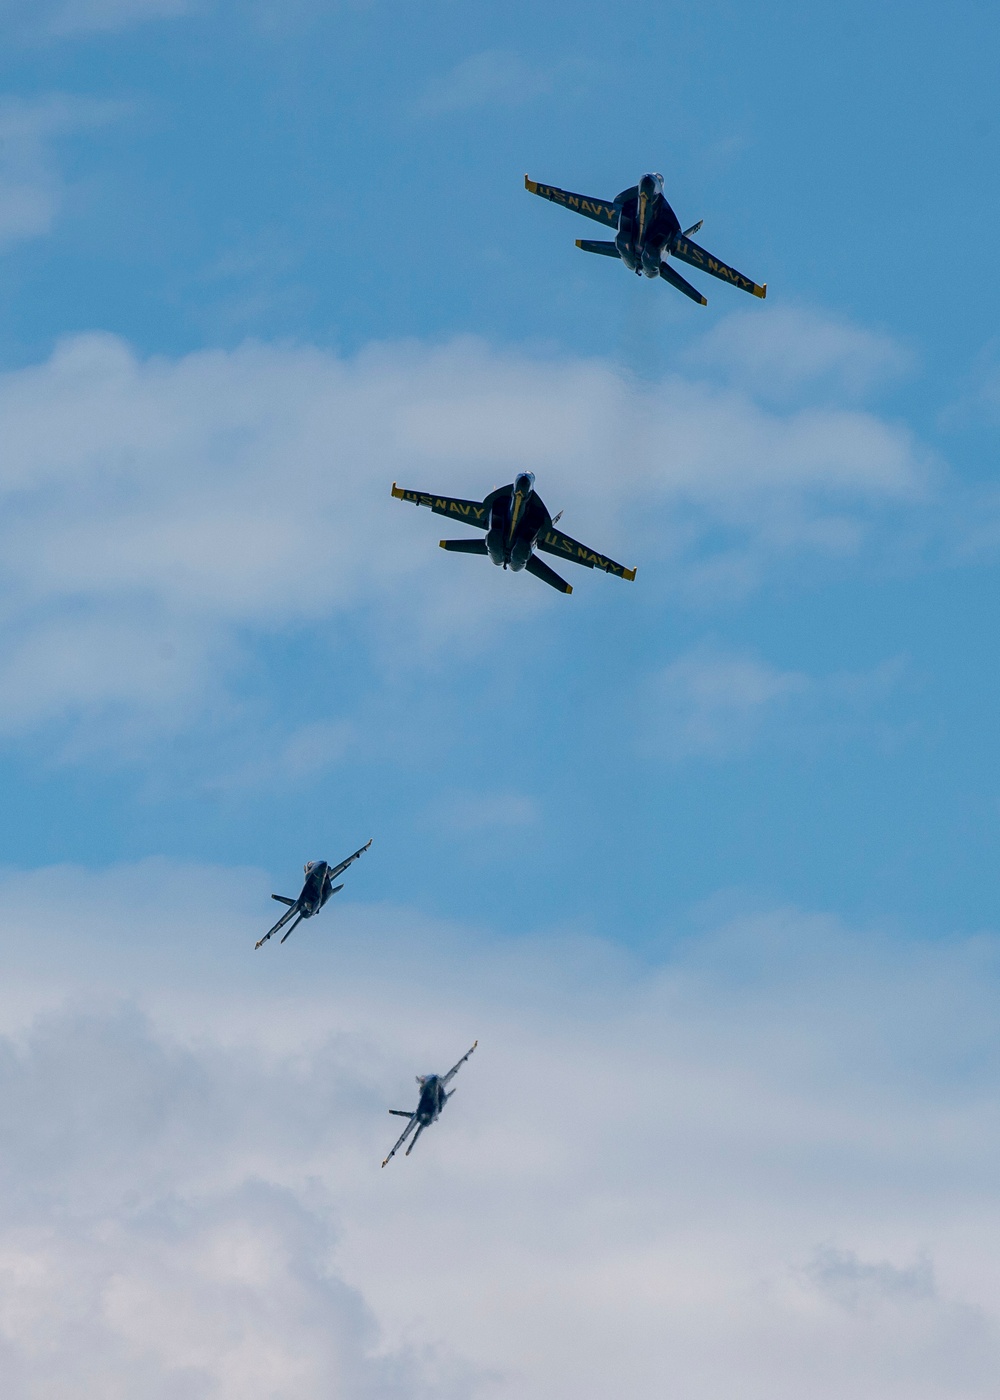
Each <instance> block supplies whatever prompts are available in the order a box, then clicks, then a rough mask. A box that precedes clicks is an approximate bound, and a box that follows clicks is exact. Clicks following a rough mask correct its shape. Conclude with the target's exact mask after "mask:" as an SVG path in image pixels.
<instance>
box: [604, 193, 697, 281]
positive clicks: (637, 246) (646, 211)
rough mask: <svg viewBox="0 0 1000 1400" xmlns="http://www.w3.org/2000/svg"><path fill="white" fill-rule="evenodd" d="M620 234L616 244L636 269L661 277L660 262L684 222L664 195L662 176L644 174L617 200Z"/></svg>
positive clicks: (625, 259) (642, 272) (627, 263)
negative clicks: (636, 183)
mask: <svg viewBox="0 0 1000 1400" xmlns="http://www.w3.org/2000/svg"><path fill="white" fill-rule="evenodd" d="M615 208H616V209H617V210H618V236H617V237H616V238H615V247H616V248H617V249H618V252H619V255H620V256H621V260H622V262H623V263H624V264H625V266H626V267H629V268H631V269H632V271H633V272H636V273H639V274H640V275H645V276H646V277H659V275H660V264H661V263H662V261H663V259H664V257H665V256H666V251H667V248H668V245H669V243H670V241H671V239H672V238H673V237H674V235H675V234H676V233H679V232H680V228H681V226H680V221H679V219H678V218H677V215H676V214H675V213H674V211H673V209H672V208H671V207H670V204H669V203H668V202H667V200H666V198H665V196H664V194H663V176H662V175H644V176H643V177H642V179H641V180H640V181H639V183H638V185H633V186H632V187H631V189H627V190H622V192H621V194H620V195H619V196H618V197H617V199H616V200H615Z"/></svg>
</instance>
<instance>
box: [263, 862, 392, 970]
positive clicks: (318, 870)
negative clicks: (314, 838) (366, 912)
mask: <svg viewBox="0 0 1000 1400" xmlns="http://www.w3.org/2000/svg"><path fill="white" fill-rule="evenodd" d="M372 839H374V838H372ZM370 845H371V841H369V842H368V843H367V845H365V846H362V847H361V849H360V850H357V851H355V852H354V854H353V855H352V856H348V857H347V859H346V860H342V861H341V862H340V864H339V865H327V863H326V861H325V860H310V861H307V862H306V864H305V865H304V866H303V867H302V868H303V870H304V871H305V876H306V882H305V884H304V885H303V886H302V890H301V892H300V894H299V897H298V899H289V898H288V896H287V895H286V894H272V896H271V898H272V899H276V900H277V901H278V903H279V904H287V905H288V908H287V909H286V910H285V912H284V914H282V916H281V918H280V919H279V920H278V922H277V923H276V924H275V926H274V928H269V929H268V931H267V933H265V934H264V937H263V938H261V939H259V940H258V942H257V943H255V944H254V947H255V948H260V947H261V946H262V945H263V944H264V943H266V942H267V940H268V939H269V938H270V937H271V934H272V933H277V932H278V929H279V928H284V927H285V925H286V924H287V923H288V920H289V919H291V918H293V917H294V916H295V915H296V914H297V915H298V918H296V919H295V922H294V923H293V924H292V926H291V928H289V929H288V932H287V933H286V934H285V935H284V938H282V940H281V941H282V943H284V941H285V938H287V937H288V934H289V933H291V931H292V929H293V928H297V927H298V925H299V924H300V923H301V922H302V920H303V919H311V918H312V916H313V915H314V914H318V913H319V911H320V910H321V909H322V908H323V905H324V904H325V903H326V901H327V900H328V899H329V898H330V896H331V895H332V894H336V893H337V891H338V890H342V889H343V888H344V887H343V885H335V884H334V883H333V882H334V880H336V878H337V876H338V875H342V874H343V873H344V871H345V870H346V869H347V867H348V866H349V865H350V864H351V862H352V861H355V860H357V859H358V857H359V856H363V855H364V853H365V851H367V849H368V846H370Z"/></svg>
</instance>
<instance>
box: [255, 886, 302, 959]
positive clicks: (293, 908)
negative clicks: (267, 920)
mask: <svg viewBox="0 0 1000 1400" xmlns="http://www.w3.org/2000/svg"><path fill="white" fill-rule="evenodd" d="M271 897H272V899H273V898H274V896H273V895H272V896H271ZM281 902H282V904H284V902H285V901H284V900H282V901H281ZM288 902H289V905H290V908H288V909H286V910H285V912H284V913H283V914H282V916H281V918H280V919H279V920H278V922H277V923H276V924H275V925H274V927H273V928H269V929H268V931H267V933H265V934H264V937H263V938H261V939H258V941H257V942H256V943H255V944H254V947H255V948H260V947H261V946H262V945H263V944H265V943H266V942H267V940H268V939H269V938H270V937H271V935H272V934H273V933H277V932H278V929H279V928H284V927H285V925H286V924H287V923H288V920H289V919H290V918H291V917H292V915H293V914H295V913H297V912H298V908H299V901H298V900H297V899H295V900H289V901H288ZM295 923H298V919H296V921H295ZM294 927H295V924H293V925H292V928H294ZM291 931H292V929H289V930H288V933H291ZM288 933H286V934H285V938H287V937H288ZM285 938H283V939H282V940H281V941H282V943H284V941H285Z"/></svg>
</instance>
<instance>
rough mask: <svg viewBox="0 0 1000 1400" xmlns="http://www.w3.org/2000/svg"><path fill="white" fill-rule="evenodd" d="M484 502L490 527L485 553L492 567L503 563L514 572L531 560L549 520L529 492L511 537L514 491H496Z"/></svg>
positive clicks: (537, 501)
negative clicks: (487, 507)
mask: <svg viewBox="0 0 1000 1400" xmlns="http://www.w3.org/2000/svg"><path fill="white" fill-rule="evenodd" d="M487 500H488V501H490V528H489V529H488V530H487V532H486V552H487V553H488V554H489V556H490V558H491V559H492V560H493V563H494V564H503V565H504V566H505V567H506V568H508V569H513V570H514V572H515V573H516V572H517V571H518V570H519V569H523V568H524V566H525V565H526V564H527V562H528V560H529V559H530V558H531V552H532V550H533V549H534V547H535V541H536V540H537V539H538V536H539V535H540V534H541V532H542V531H543V530H547V529H548V527H549V526H550V525H551V524H552V517H551V516H550V515H549V512H548V511H547V510H546V508H545V505H544V503H543V502H542V501H541V500H540V498H539V497H538V496H536V495H535V493H534V491H532V492H531V493H530V495H529V496H528V497H527V499H526V500H524V502H523V505H522V506H521V513H520V515H519V516H518V519H517V521H516V522H515V525H514V532H513V537H512V536H511V529H510V516H511V510H512V509H513V501H514V497H513V492H512V491H511V490H510V489H507V490H504V491H497V492H495V493H494V494H493V496H492V497H487Z"/></svg>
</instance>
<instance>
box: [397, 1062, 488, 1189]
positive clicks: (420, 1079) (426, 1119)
mask: <svg viewBox="0 0 1000 1400" xmlns="http://www.w3.org/2000/svg"><path fill="white" fill-rule="evenodd" d="M478 1044H479V1041H478V1040H477V1041H474V1042H473V1045H472V1048H471V1049H470V1050H466V1052H465V1054H464V1055H463V1056H462V1058H461V1059H460V1060H459V1062H458V1064H457V1065H452V1067H451V1069H450V1070H449V1071H448V1073H447V1074H418V1075H417V1083H418V1084H419V1085H420V1099H419V1101H418V1103H417V1106H416V1108H415V1109H414V1110H413V1112H412V1113H411V1112H410V1111H409V1109H406V1108H390V1109H389V1112H390V1113H391V1114H393V1116H394V1117H396V1118H408V1119H409V1120H410V1121H409V1122H408V1123H407V1125H406V1127H405V1128H404V1129H403V1131H402V1132H401V1133H400V1135H399V1138H398V1140H397V1142H396V1146H395V1147H394V1148H393V1149H392V1151H391V1152H390V1153H389V1155H388V1157H386V1159H385V1161H384V1162H383V1163H382V1165H383V1167H384V1166H385V1165H386V1163H388V1162H391V1161H392V1159H393V1157H395V1155H396V1153H397V1152H398V1151H399V1149H400V1148H401V1147H402V1145H403V1143H404V1142H405V1141H406V1139H407V1138H408V1137H409V1136H410V1134H411V1133H413V1130H414V1128H416V1130H417V1131H416V1132H415V1133H413V1141H412V1142H411V1143H410V1145H409V1147H408V1148H407V1149H406V1153H405V1156H407V1157H409V1155H410V1153H411V1152H412V1151H413V1149H414V1148H415V1147H416V1145H417V1138H418V1137H419V1136H420V1134H421V1133H422V1132H423V1131H424V1129H425V1128H429V1127H430V1125H431V1124H432V1123H434V1122H436V1120H437V1119H438V1118H440V1117H441V1110H442V1109H443V1108H444V1106H445V1104H446V1103H447V1102H448V1100H449V1099H450V1098H451V1095H452V1094H453V1093H454V1092H455V1090H454V1089H452V1091H451V1093H448V1085H449V1084H450V1083H451V1081H452V1080H453V1079H454V1078H455V1075H456V1074H457V1073H458V1071H459V1070H460V1069H461V1068H462V1066H463V1065H464V1064H465V1062H466V1060H467V1059H468V1058H469V1056H470V1055H471V1054H472V1051H473V1050H475V1048H476V1046H477V1045H478Z"/></svg>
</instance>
